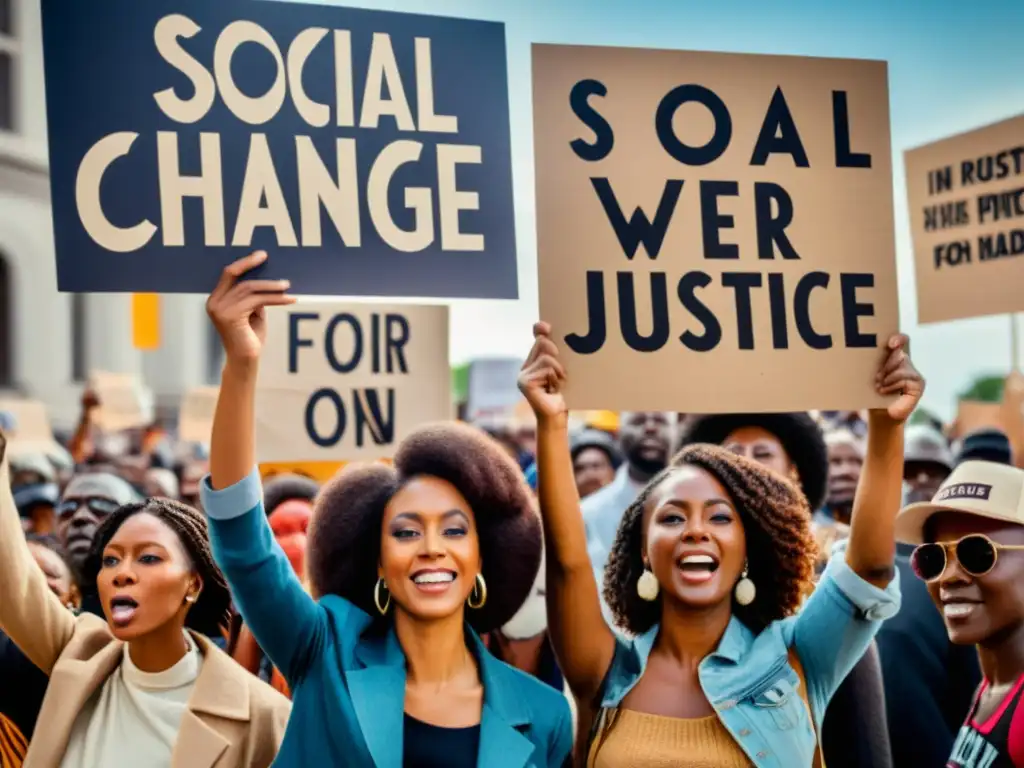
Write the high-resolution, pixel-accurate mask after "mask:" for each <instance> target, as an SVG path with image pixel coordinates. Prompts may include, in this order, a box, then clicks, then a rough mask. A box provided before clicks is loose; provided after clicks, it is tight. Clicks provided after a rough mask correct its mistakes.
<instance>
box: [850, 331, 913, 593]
mask: <svg viewBox="0 0 1024 768" xmlns="http://www.w3.org/2000/svg"><path fill="white" fill-rule="evenodd" d="M908 343H909V340H908V339H907V337H906V336H904V335H902V334H898V335H896V336H893V337H892V338H891V339H889V344H888V345H887V350H888V354H887V355H886V358H885V360H884V361H883V363H882V365H881V367H880V368H879V370H878V374H877V376H876V377H875V384H876V387H877V389H878V391H879V393H881V394H883V395H899V397H898V398H897V399H896V400H895V401H894V402H893V403H892V404H891V405H890V406H889V408H888V409H887V410H882V409H877V410H872V411H871V412H870V413H869V414H868V448H867V456H866V457H865V460H864V469H863V470H862V472H861V476H860V482H859V483H858V485H857V494H856V496H855V497H854V500H853V514H852V517H851V519H850V544H849V547H848V548H847V550H846V562H847V564H849V566H850V568H852V569H853V571H854V573H856V574H857V575H858V576H860V577H861V578H862V579H864V580H865V581H867V582H869V583H870V584H873V585H874V586H876V587H880V588H884V587H885V586H886V585H887V584H888V583H889V582H890V581H891V580H892V577H893V574H894V573H895V570H896V565H895V563H896V513H897V512H899V511H900V504H901V501H902V496H903V425H904V423H905V422H906V420H907V419H908V418H909V417H910V414H911V413H913V411H914V408H916V407H917V403H918V402H919V401H920V399H921V395H922V394H923V393H924V379H922V378H921V374H920V373H918V372H917V369H916V368H914V365H913V363H911V362H910V357H909V355H908V354H907V351H906V350H907V345H908Z"/></svg>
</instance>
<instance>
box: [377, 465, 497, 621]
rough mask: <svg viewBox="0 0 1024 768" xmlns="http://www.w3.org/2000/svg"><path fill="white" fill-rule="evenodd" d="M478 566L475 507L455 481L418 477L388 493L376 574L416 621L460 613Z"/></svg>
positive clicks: (392, 596) (470, 591)
mask: <svg viewBox="0 0 1024 768" xmlns="http://www.w3.org/2000/svg"><path fill="white" fill-rule="evenodd" d="M480 569H481V562H480V541H479V539H478V538H477V531H476V523H475V518H474V516H473V510H471V509H470V508H469V504H468V503H467V502H466V500H465V498H463V496H462V494H461V493H459V491H458V490H457V489H456V488H455V486H453V485H452V484H451V483H449V482H447V481H445V480H441V479H440V478H436V477H429V476H421V477H416V478H413V479H412V480H410V481H409V482H408V483H406V485H405V486H403V488H402V489H401V490H400V491H399V492H398V493H396V494H395V495H394V496H393V497H392V499H391V501H390V502H389V503H388V505H387V507H386V508H385V510H384V521H383V528H382V530H381V546H380V566H379V567H378V570H377V576H378V577H379V578H383V579H384V582H385V584H386V585H387V588H388V590H389V591H390V593H391V599H392V601H393V602H395V603H397V605H398V606H399V607H401V609H402V610H403V611H405V612H406V613H407V614H409V615H410V616H412V617H413V618H416V619H419V620H433V619H440V618H445V617H448V616H451V615H453V614H455V613H457V612H459V611H460V610H462V608H463V606H464V605H465V604H466V600H467V598H468V597H469V596H470V594H471V593H472V591H473V586H474V584H475V582H476V575H477V574H478V573H480Z"/></svg>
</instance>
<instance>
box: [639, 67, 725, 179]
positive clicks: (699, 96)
mask: <svg viewBox="0 0 1024 768" xmlns="http://www.w3.org/2000/svg"><path fill="white" fill-rule="evenodd" d="M691 101H696V102H698V103H700V104H703V105H704V106H705V107H706V108H707V110H708V111H709V112H710V113H711V117H712V118H714V121H715V132H714V135H712V137H711V139H710V140H709V141H708V143H707V144H705V145H704V146H703V147H691V146H689V145H687V144H683V142H681V141H680V140H679V137H678V136H676V133H675V130H674V129H673V127H672V120H673V118H674V117H675V115H676V111H677V110H678V109H679V107H681V106H682V105H683V104H686V103H688V102H691ZM654 128H655V131H656V132H657V134H658V141H660V142H661V146H662V148H664V150H665V151H666V152H668V154H669V156H670V157H672V158H674V159H675V160H677V161H678V162H680V163H682V164H683V165H690V166H700V165H708V164H709V163H713V162H715V160H717V159H718V158H720V157H721V156H722V153H724V152H725V150H726V149H727V148H728V146H729V142H730V141H731V140H732V117H731V116H730V115H729V110H728V109H727V108H726V106H725V102H723V101H722V100H721V99H720V98H719V97H718V94H716V93H715V92H714V91H712V90H710V89H708V88H705V87H704V86H703V85H695V84H692V83H691V84H689V85H680V86H677V87H676V88H673V89H672V90H671V91H669V92H668V93H667V94H666V95H665V97H664V98H663V99H662V100H661V103H660V104H659V105H658V111H657V112H656V113H655V116H654Z"/></svg>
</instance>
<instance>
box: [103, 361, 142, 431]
mask: <svg viewBox="0 0 1024 768" xmlns="http://www.w3.org/2000/svg"><path fill="white" fill-rule="evenodd" d="M89 387H90V388H91V389H92V391H93V392H95V393H96V397H97V398H98V399H99V401H100V405H99V408H97V409H96V414H95V417H94V421H95V424H96V426H97V427H99V428H100V429H102V430H103V431H104V432H120V431H122V430H125V429H134V428H135V427H145V426H148V425H149V424H151V423H152V421H153V397H152V393H151V392H149V391H148V390H147V389H146V388H145V387H143V385H142V382H140V381H139V378H138V377H137V376H134V375H132V374H128V373H109V372H107V371H93V372H92V373H91V374H89Z"/></svg>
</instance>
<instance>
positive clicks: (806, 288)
mask: <svg viewBox="0 0 1024 768" xmlns="http://www.w3.org/2000/svg"><path fill="white" fill-rule="evenodd" d="M680 86H686V88H685V89H684V90H683V91H679V90H677V88H679V87H680ZM705 89H707V90H710V91H711V92H712V93H711V94H710V95H708V94H707V91H706V90H705ZM837 92H838V93H839V95H838V96H837V95H836V93H837ZM843 94H845V95H843ZM674 97H679V99H677V102H678V101H680V100H685V98H696V97H699V98H702V99H704V100H705V102H707V103H714V104H715V109H716V110H717V111H718V112H719V113H721V114H720V117H721V118H722V119H720V120H718V121H717V122H716V120H715V118H713V117H712V114H713V113H712V111H711V109H710V108H709V107H708V106H705V105H704V104H702V103H698V102H696V101H691V102H687V103H682V105H681V106H678V108H677V109H676V108H675V106H674V105H673V103H672V99H673V98H674ZM659 105H660V106H659ZM533 111H534V151H535V162H536V185H537V238H538V261H539V264H538V270H539V277H540V307H541V317H542V318H543V319H544V320H546V321H548V322H550V323H551V324H552V326H553V330H554V338H555V340H556V342H557V343H558V345H559V347H560V350H561V354H562V356H563V360H564V363H565V365H566V367H567V370H568V386H567V392H566V395H567V398H568V401H569V406H570V408H573V409H614V410H623V409H638V408H643V409H664V410H673V411H686V412H692V413H696V412H734V411H789V410H798V409H808V408H815V407H817V408H823V409H840V408H862V407H871V406H878V405H881V404H882V403H883V402H884V400H883V399H882V398H880V397H879V396H878V395H877V394H876V393H875V391H874V375H875V372H876V370H877V367H878V365H879V363H880V362H881V360H882V358H883V353H882V352H881V351H880V349H879V348H878V347H880V346H881V345H884V344H885V343H886V340H887V338H888V337H889V335H890V334H892V333H893V332H895V331H896V330H897V327H898V306H897V291H896V268H895V248H894V225H893V208H892V167H891V145H890V135H889V99H888V87H887V74H886V65H885V63H884V62H877V61H853V60H838V59H808V58H797V57H785V56H754V55H736V54H720V53H697V52H689V51H658V50H635V49H625V48H597V47H577V46H555V45H534V46H533ZM725 113H727V114H725ZM716 126H717V128H716ZM672 136H676V137H677V139H678V140H674V139H672V138H671V137H672ZM659 137H661V138H659ZM759 137H760V140H759ZM680 142H682V143H684V144H685V145H687V146H688V147H690V149H689V150H688V149H687V148H686V147H685V146H681V145H680ZM609 145H611V149H610V151H607V150H608V147H609ZM705 145H707V148H706V149H705V150H704V151H703V152H702V151H701V150H700V148H702V147H705ZM670 149H671V150H672V154H670ZM718 149H722V152H721V153H720V154H719V153H718ZM758 153H760V154H761V157H760V158H758V157H757V156H758ZM865 155H868V156H870V159H869V160H867V159H866V158H865V157H864V156H865ZM679 158H681V159H679ZM761 161H763V162H761ZM866 164H869V165H870V167H852V166H858V165H859V166H864V165H866ZM798 165H802V166H806V167H798ZM672 182H675V183H674V184H673V183H672ZM713 182H717V184H715V183H713ZM680 185H681V188H680ZM758 185H760V186H758ZM771 185H777V186H771ZM702 198H703V203H702ZM758 201H760V202H758ZM789 202H791V203H792V221H791V222H790V223H788V224H787V223H786V222H787V220H788V217H789V211H788V210H786V208H788V205H789ZM673 203H675V204H674V205H673ZM780 206H781V207H780ZM638 208H639V209H640V210H639V211H637V212H636V213H634V211H636V210H637V209H638ZM659 208H660V209H661V210H660V214H661V215H659ZM716 208H717V212H716ZM759 210H760V212H759ZM645 218H646V221H645V220H644V219H645ZM617 219H618V224H617V228H618V230H619V232H618V234H617V232H616V225H615V222H616V220H617ZM631 220H632V225H630V224H629V223H628V222H630V221H631ZM647 221H650V222H652V226H651V227H647V226H645V225H646V223H647ZM665 222H667V226H665ZM661 235H663V240H660V241H659V238H660V237H661ZM773 235H775V236H776V237H775V238H774V239H773V237H772V236H773ZM780 236H782V237H784V239H786V241H787V242H788V243H789V244H790V245H791V246H792V249H791V250H786V249H784V247H783V245H782V244H780V241H779V237H780ZM631 241H633V242H631ZM636 241H639V244H638V245H636V248H635V252H633V244H634V243H635V242H636ZM734 246H738V248H736V247H734ZM631 253H632V258H630V254H631ZM794 255H796V256H798V258H792V256H794ZM655 256H656V258H653V257H655ZM787 256H788V258H787ZM591 272H593V273H595V274H594V275H592V276H588V273H591ZM701 273H703V275H702V274H701ZM725 273H740V276H739V277H724V274H725ZM811 273H823V274H819V275H812V274H811ZM773 274H774V275H775V276H774V277H771V276H770V275H773ZM809 275H810V277H807V276H809ZM594 278H596V280H594V284H596V285H603V293H604V296H603V297H604V301H603V306H604V308H605V309H604V316H605V320H606V321H605V326H606V328H605V330H606V333H605V339H604V342H603V344H600V343H598V340H596V338H597V337H598V336H600V335H601V334H600V333H597V332H594V331H592V327H593V323H594V317H591V316H590V315H588V305H589V304H590V303H591V301H590V300H588V283H590V281H591V280H592V279H594ZM805 278H806V279H805ZM826 279H827V281H828V282H827V285H825V284H824V281H825V280H826ZM630 281H631V282H632V285H630ZM732 281H735V282H738V283H742V284H746V285H748V286H750V287H749V289H747V288H742V287H740V288H737V287H727V286H729V285H731V284H734V283H733V282H732ZM816 281H817V282H816ZM681 282H682V286H681ZM704 283H706V285H705V284H704ZM758 285H759V287H757V286H758ZM652 286H653V288H652ZM798 286H799V287H798ZM589 287H591V288H592V287H593V286H592V285H590V286H589ZM681 287H682V290H681ZM653 289H656V295H657V296H658V297H659V302H658V303H655V302H654V301H653V300H652V296H653V295H655V293H654V292H653ZM681 293H682V294H685V298H683V297H681V296H680V294H681ZM844 293H845V294H846V295H845V300H844ZM620 294H622V295H625V296H626V297H627V298H626V301H623V300H622V298H621V297H620ZM745 295H749V297H750V300H749V302H747V301H745V300H744V298H743V296H745ZM632 296H635V311H634V308H633V307H632V306H631V305H630V297H632ZM599 299H600V296H597V297H596V298H595V299H594V300H593V302H592V303H593V304H594V305H595V306H598V307H600V306H602V303H601V302H600V301H599ZM659 304H660V309H659V310H658V312H657V313H654V309H655V307H658V305H659ZM856 304H862V305H868V306H865V307H861V308H860V310H859V314H858V307H856V306H855V305H856ZM844 307H845V308H844ZM620 311H621V314H622V315H623V317H622V319H621V320H620ZM596 314H597V315H600V312H597V313H596ZM801 315H803V317H801ZM655 318H657V320H655ZM574 334H575V335H576V336H575V337H574V336H573V335H574ZM719 334H720V335H719ZM627 335H632V336H633V337H635V338H634V339H632V343H631V344H630V343H627V341H626V340H624V336H627ZM825 336H828V337H829V338H822V337H825ZM808 338H810V342H809V341H808ZM573 343H575V345H576V346H577V348H578V349H583V350H585V351H574V349H573ZM813 345H816V346H819V347H826V348H821V349H819V348H812V346H813ZM595 350H596V351H595ZM638 350H639V351H638Z"/></svg>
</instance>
